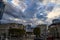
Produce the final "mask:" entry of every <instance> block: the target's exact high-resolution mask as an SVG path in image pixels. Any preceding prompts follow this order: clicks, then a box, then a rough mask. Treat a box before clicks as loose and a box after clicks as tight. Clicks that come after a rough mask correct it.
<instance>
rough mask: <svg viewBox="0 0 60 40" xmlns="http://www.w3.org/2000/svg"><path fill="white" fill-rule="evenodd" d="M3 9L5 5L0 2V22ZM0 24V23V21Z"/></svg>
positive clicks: (0, 0) (1, 0)
mask: <svg viewBox="0 0 60 40" xmlns="http://www.w3.org/2000/svg"><path fill="white" fill-rule="evenodd" d="M4 8H5V4H4V2H3V0H0V20H1V19H2V16H3V12H4ZM0 23H1V21H0Z"/></svg>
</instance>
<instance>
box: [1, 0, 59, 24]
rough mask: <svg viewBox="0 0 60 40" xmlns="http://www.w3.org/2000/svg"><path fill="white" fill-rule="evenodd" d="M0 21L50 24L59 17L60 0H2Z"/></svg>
mask: <svg viewBox="0 0 60 40" xmlns="http://www.w3.org/2000/svg"><path fill="white" fill-rule="evenodd" d="M4 2H5V4H6V7H5V11H4V14H3V17H2V20H1V22H2V23H22V24H24V25H26V24H31V25H38V24H48V25H49V24H51V23H52V20H53V19H60V0H4Z"/></svg>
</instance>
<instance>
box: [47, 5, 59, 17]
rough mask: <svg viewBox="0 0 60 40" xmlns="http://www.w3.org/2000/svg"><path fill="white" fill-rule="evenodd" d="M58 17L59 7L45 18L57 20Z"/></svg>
mask: <svg viewBox="0 0 60 40" xmlns="http://www.w3.org/2000/svg"><path fill="white" fill-rule="evenodd" d="M59 16H60V7H59V6H55V8H54V9H53V11H52V12H50V13H49V14H48V16H47V17H48V18H57V17H59Z"/></svg>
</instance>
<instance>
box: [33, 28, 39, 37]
mask: <svg viewBox="0 0 60 40" xmlns="http://www.w3.org/2000/svg"><path fill="white" fill-rule="evenodd" d="M33 33H34V34H35V35H36V37H40V28H39V27H36V28H34V30H33Z"/></svg>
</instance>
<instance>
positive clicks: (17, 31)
mask: <svg viewBox="0 0 60 40" xmlns="http://www.w3.org/2000/svg"><path fill="white" fill-rule="evenodd" d="M9 34H13V35H14V34H15V35H18V36H22V35H24V34H25V30H23V29H17V28H10V29H9Z"/></svg>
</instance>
